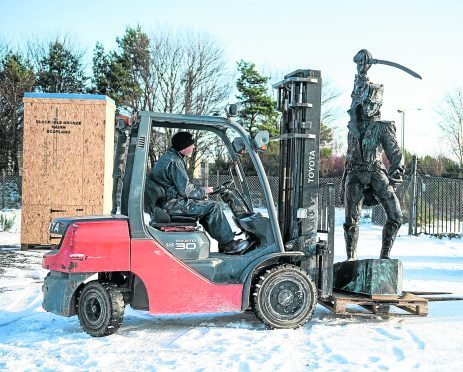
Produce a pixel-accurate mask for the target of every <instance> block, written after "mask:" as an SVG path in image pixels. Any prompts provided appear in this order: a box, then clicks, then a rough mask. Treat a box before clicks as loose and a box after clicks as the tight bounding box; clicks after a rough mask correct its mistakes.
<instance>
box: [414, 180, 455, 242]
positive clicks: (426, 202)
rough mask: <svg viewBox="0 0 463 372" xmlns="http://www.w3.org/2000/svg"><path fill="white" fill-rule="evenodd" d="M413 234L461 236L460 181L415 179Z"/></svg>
mask: <svg viewBox="0 0 463 372" xmlns="http://www.w3.org/2000/svg"><path fill="white" fill-rule="evenodd" d="M414 208H416V224H415V226H414V231H413V233H414V234H420V233H424V234H433V235H441V234H463V179H462V178H442V177H430V176H423V175H419V174H418V176H417V182H416V197H415V201H414Z"/></svg>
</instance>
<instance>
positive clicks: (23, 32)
mask: <svg viewBox="0 0 463 372" xmlns="http://www.w3.org/2000/svg"><path fill="white" fill-rule="evenodd" d="M0 24H1V28H0V39H3V40H6V41H11V42H12V43H13V44H21V43H23V42H25V41H26V40H29V39H31V38H34V37H37V38H39V39H42V38H47V37H53V36H54V35H56V34H67V35H70V36H71V37H72V39H73V40H74V41H75V42H77V43H78V44H79V45H80V46H81V47H82V48H84V49H87V50H88V55H89V56H91V53H92V50H93V47H94V45H95V43H96V41H101V42H102V43H103V44H104V45H105V47H106V48H112V47H114V44H115V38H116V37H117V36H121V35H122V34H123V33H124V30H125V27H126V26H127V25H131V26H134V25H136V24H140V25H141V26H142V27H143V29H144V30H145V31H146V32H148V33H151V32H155V31H156V29H157V28H159V27H163V28H164V27H168V28H170V29H183V30H184V29H188V30H194V31H206V32H208V33H210V34H212V35H213V36H215V37H216V38H217V39H218V41H219V42H221V43H222V44H223V45H224V48H225V51H226V53H227V57H228V59H229V60H230V67H231V68H233V67H234V63H235V61H237V60H239V59H246V60H249V61H252V62H255V63H256V64H257V65H258V67H259V68H260V69H261V70H263V71H267V72H270V71H271V72H281V74H284V73H287V72H290V71H292V70H294V69H297V68H312V69H320V70H322V75H323V76H325V77H329V79H330V80H331V81H332V82H333V84H334V85H336V86H337V87H338V88H339V89H340V90H342V91H343V92H344V94H343V96H342V97H341V99H340V100H339V103H340V105H342V107H343V110H344V108H345V110H347V108H348V106H349V102H350V92H351V89H352V84H353V78H354V74H355V65H354V63H353V62H352V57H353V56H354V54H355V53H356V52H357V51H358V50H359V49H362V48H366V49H369V50H370V51H371V52H372V54H373V57H375V58H379V59H387V60H391V61H394V62H398V63H401V64H403V65H405V66H407V67H409V68H411V69H413V70H415V71H417V72H418V73H420V74H421V75H422V76H423V80H422V81H420V80H417V79H414V78H412V77H411V76H409V75H407V74H405V73H403V72H401V71H399V70H396V69H393V68H391V67H386V66H373V67H372V68H371V70H370V71H369V76H370V79H371V80H372V81H373V82H376V83H382V84H384V85H385V96H384V106H383V118H384V119H387V120H395V121H396V123H397V125H398V126H400V116H399V114H398V113H397V109H398V108H404V109H413V108H422V109H423V110H422V111H413V110H411V111H409V112H407V113H406V135H405V144H406V147H407V148H409V149H410V150H412V151H414V152H417V153H418V154H420V155H422V154H426V153H429V154H433V155H436V154H438V153H440V152H442V151H444V150H445V148H444V147H443V145H442V141H439V136H440V131H439V129H438V125H437V122H438V120H439V118H438V116H437V115H436V114H435V108H436V107H437V106H438V105H439V104H440V103H441V101H442V98H443V96H444V94H445V93H446V91H448V90H449V89H452V88H453V87H455V86H463V73H462V64H463V48H462V40H463V2H462V1H458V0H441V1H430V0H421V1H418V0H411V1H406V0H402V1H396V0H391V1H374V0H370V1H363V0H357V1H340V0H337V1H336V0H332V1H329V0H325V1H321V0H320V1H300V0H299V1H297V0H296V1H295V0H293V1H287V2H284V1H281V0H279V1H274V0H266V1H263V0H255V1H251V0H248V1H244V0H236V1H218V0H216V1H212V0H196V1H186V0H170V1H156V0H153V1H148V0H144V1H136V0H132V1H120V0H113V1H96V0H93V1H90V0H79V1H72V2H71V1H63V0H62V1H58V0H41V1H38V0H36V1H32V0H29V1H25V0H23V1H21V0H0ZM346 122H347V116H343V117H342V118H340V120H339V121H338V122H337V125H338V127H340V128H343V127H344V126H345V125H346ZM343 135H344V133H343Z"/></svg>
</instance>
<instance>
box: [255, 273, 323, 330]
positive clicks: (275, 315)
mask: <svg viewBox="0 0 463 372" xmlns="http://www.w3.org/2000/svg"><path fill="white" fill-rule="evenodd" d="M253 297H254V298H253V300H254V301H253V304H254V312H255V314H256V316H257V317H258V318H259V319H260V320H261V321H262V322H263V323H264V324H266V325H267V326H269V327H270V328H297V327H300V326H302V325H304V324H305V323H307V322H308V321H309V320H310V318H311V317H312V313H313V311H314V309H315V306H316V304H317V290H316V287H315V284H314V282H313V280H312V279H311V278H310V276H309V275H308V274H307V273H306V272H305V271H304V270H303V269H301V268H300V267H298V266H295V265H289V264H284V265H279V266H276V267H274V268H272V269H268V270H267V271H266V272H265V273H264V274H262V275H261V277H260V279H259V281H258V283H257V284H256V285H255V287H254V291H253Z"/></svg>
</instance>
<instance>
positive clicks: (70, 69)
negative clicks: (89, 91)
mask: <svg viewBox="0 0 463 372" xmlns="http://www.w3.org/2000/svg"><path fill="white" fill-rule="evenodd" d="M87 80H88V78H87V77H86V76H85V73H84V67H83V64H82V53H78V52H75V51H74V50H72V48H71V47H70V46H69V45H67V43H66V41H64V42H61V41H59V40H58V39H57V40H55V41H53V42H51V43H50V44H49V45H48V50H47V51H46V52H45V54H44V55H42V56H41V57H40V59H39V63H38V72H37V89H38V90H39V91H42V92H47V93H84V92H86V82H87Z"/></svg>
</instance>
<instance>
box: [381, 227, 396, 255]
mask: <svg viewBox="0 0 463 372" xmlns="http://www.w3.org/2000/svg"><path fill="white" fill-rule="evenodd" d="M399 229H400V222H397V221H394V220H387V222H386V224H385V225H384V227H383V244H382V246H381V254H380V255H379V258H380V259H389V254H390V253H391V249H392V245H393V244H394V241H395V237H396V236H397V232H398V231H399Z"/></svg>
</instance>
